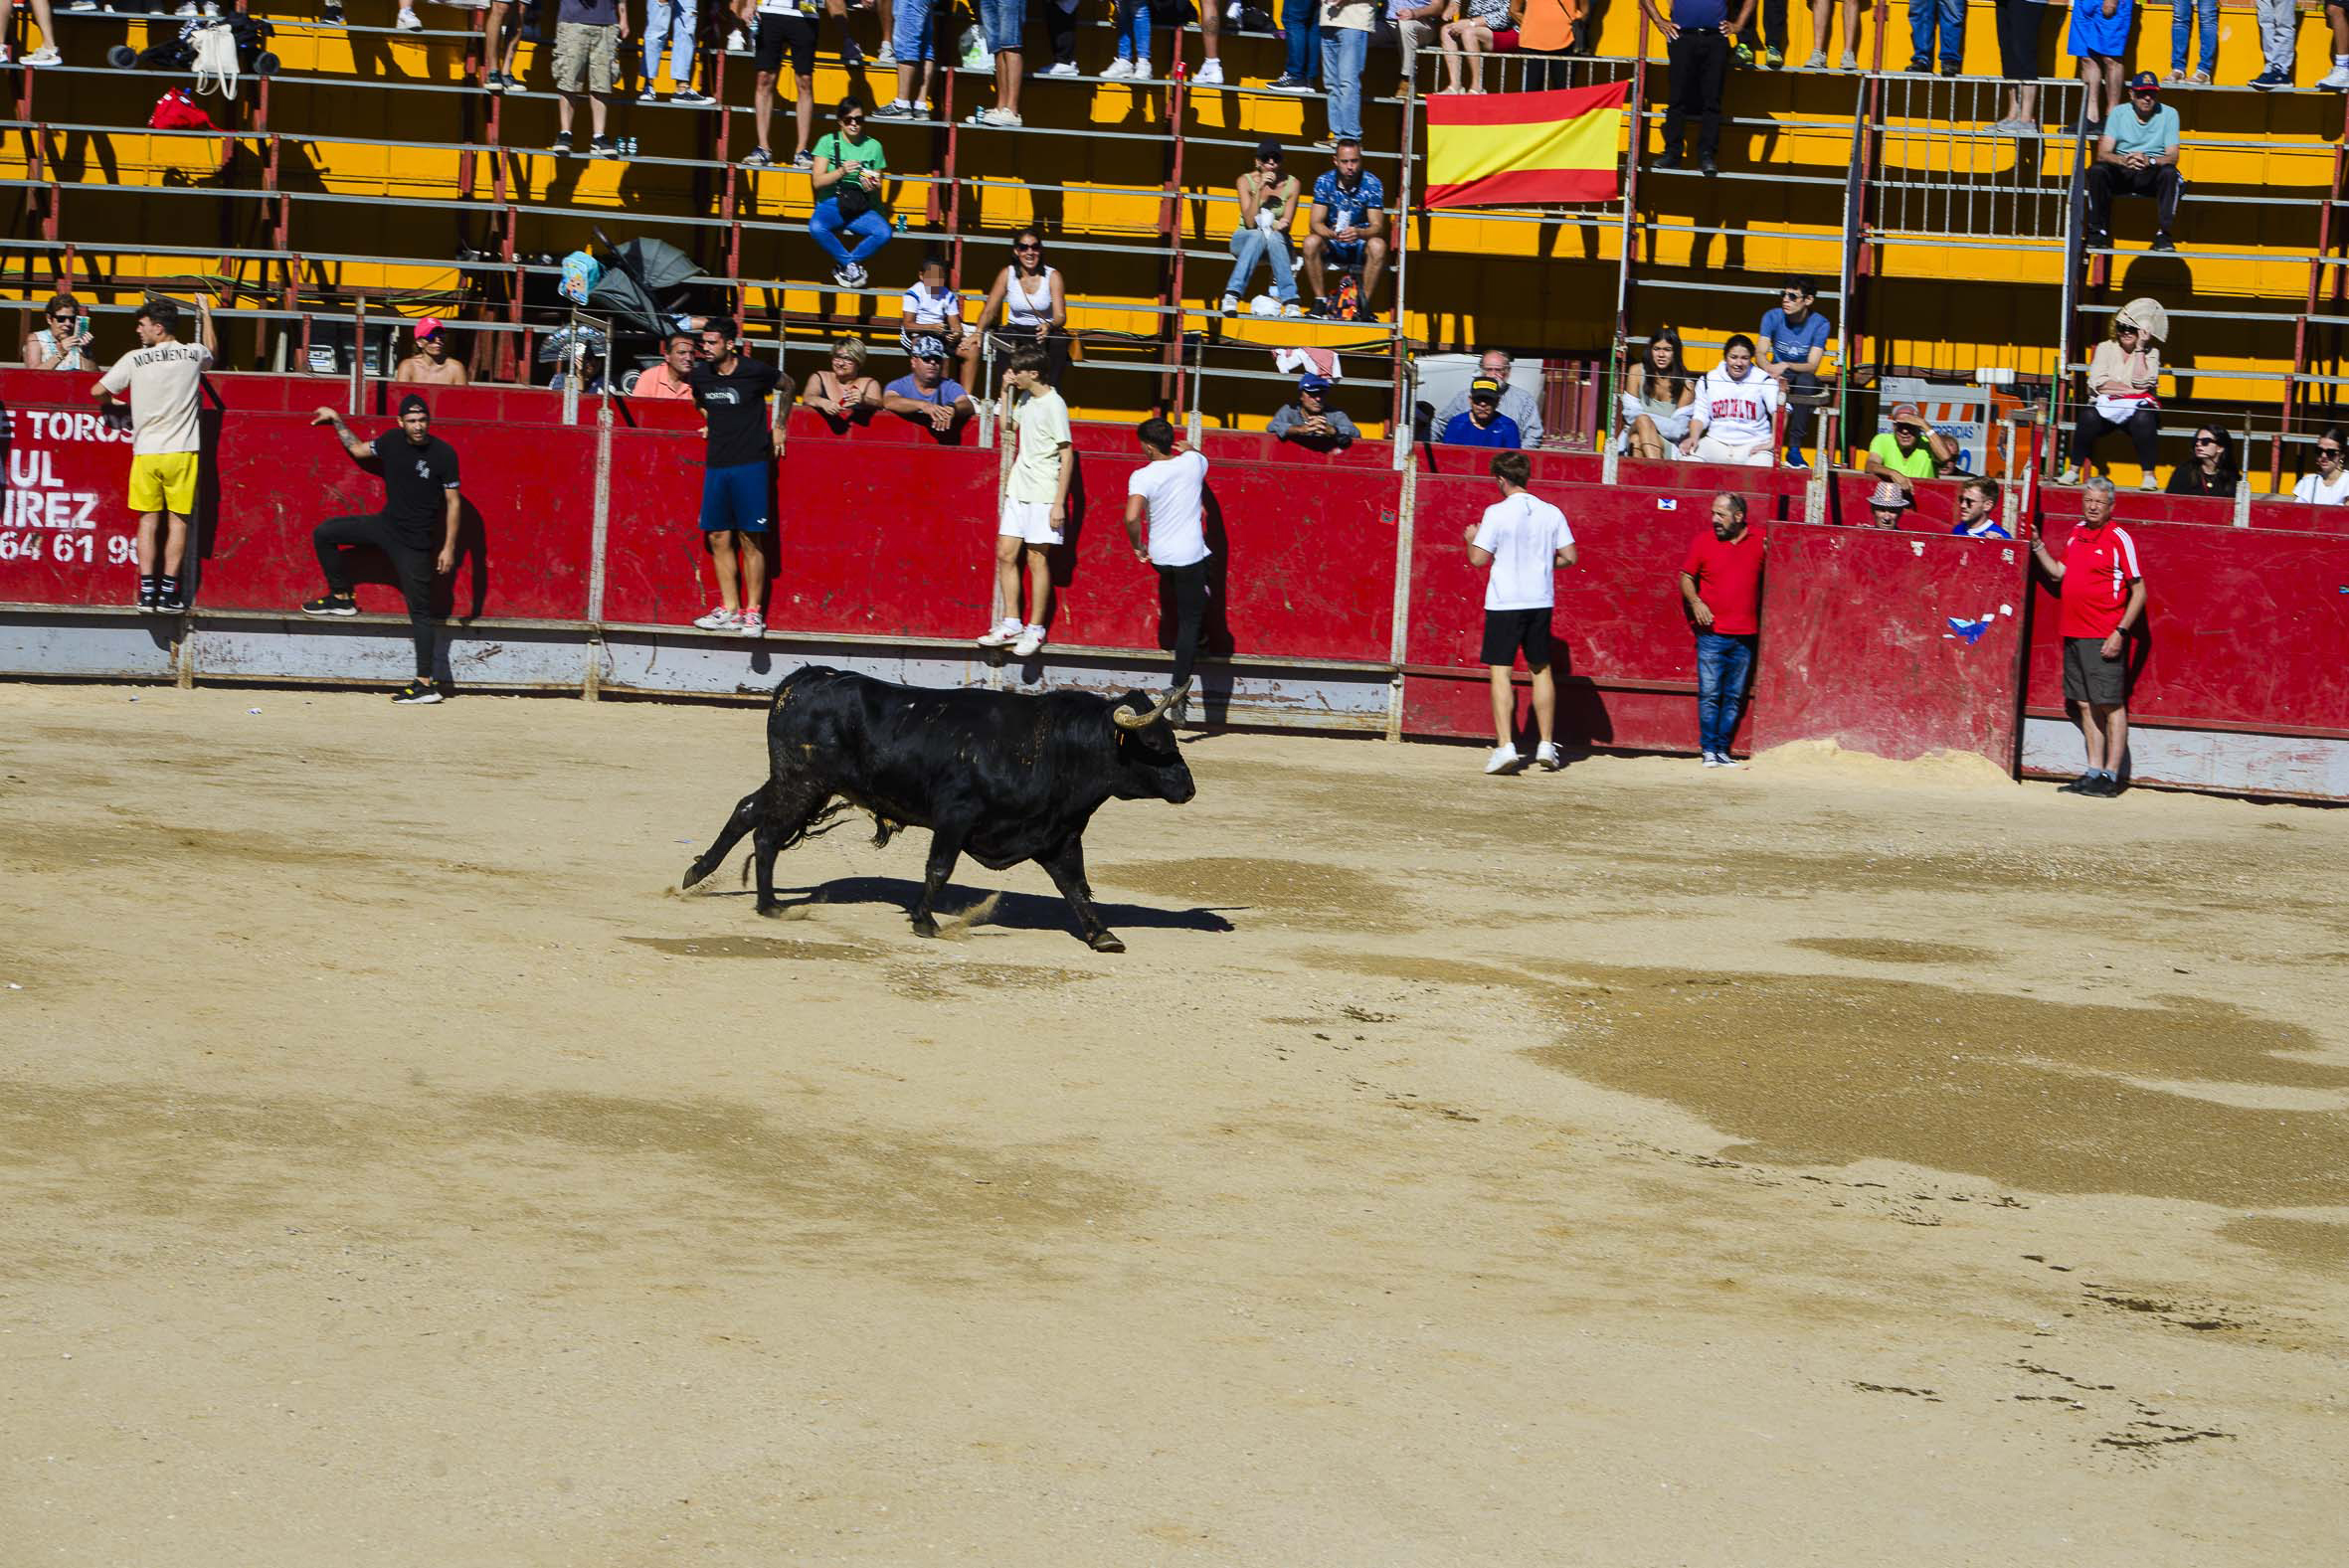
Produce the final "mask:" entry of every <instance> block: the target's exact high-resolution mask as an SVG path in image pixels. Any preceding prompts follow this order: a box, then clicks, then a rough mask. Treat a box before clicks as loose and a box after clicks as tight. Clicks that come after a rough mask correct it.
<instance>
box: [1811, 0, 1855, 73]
mask: <svg viewBox="0 0 2349 1568" xmlns="http://www.w3.org/2000/svg"><path fill="white" fill-rule="evenodd" d="M1839 9H1840V10H1841V11H1842V12H1843V23H1844V52H1843V58H1842V59H1841V60H1840V61H1838V62H1837V63H1836V68H1835V69H1836V70H1838V71H1857V70H1859V69H1860V0H1841V4H1840V6H1839V5H1838V0H1811V58H1810V59H1808V60H1806V61H1804V62H1803V69H1804V70H1805V71H1825V70H1826V69H1827V41H1828V40H1829V39H1830V38H1832V37H1834V36H1835V14H1836V12H1837V10H1839Z"/></svg>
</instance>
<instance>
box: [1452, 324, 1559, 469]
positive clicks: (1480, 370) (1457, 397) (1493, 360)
mask: <svg viewBox="0 0 2349 1568" xmlns="http://www.w3.org/2000/svg"><path fill="white" fill-rule="evenodd" d="M1516 367H1517V361H1516V360H1515V359H1513V358H1512V357H1511V356H1510V353H1509V351H1508V350H1507V349H1499V348H1489V349H1486V350H1485V351H1484V353H1483V354H1482V355H1480V356H1479V357H1478V359H1477V374H1478V375H1479V376H1489V377H1491V378H1492V379H1493V380H1494V381H1495V382H1497V383H1499V384H1500V387H1501V412H1502V414H1504V415H1505V416H1507V417H1508V418H1509V419H1510V421H1511V422H1512V423H1514V424H1515V425H1516V426H1517V430H1518V444H1519V445H1521V446H1538V445H1540V444H1541V405H1540V404H1538V403H1536V402H1535V401H1534V395H1533V394H1532V393H1530V392H1528V391H1526V390H1525V389H1524V388H1523V387H1520V386H1518V385H1517V383H1515V382H1513V381H1511V380H1510V379H1509V375H1510V372H1511V371H1512V370H1514V369H1515V368H1516ZM1467 412H1468V389H1467V388H1462V389H1461V390H1460V391H1458V392H1456V393H1454V394H1453V395H1452V400H1451V401H1450V402H1449V403H1446V404H1445V405H1444V406H1443V407H1442V408H1440V409H1438V410H1436V411H1435V427H1436V429H1437V430H1439V431H1440V430H1443V429H1445V428H1446V427H1447V426H1449V425H1450V424H1451V423H1452V422H1453V421H1454V420H1456V419H1458V418H1459V417H1460V416H1461V415H1463V414H1466V413H1467Z"/></svg>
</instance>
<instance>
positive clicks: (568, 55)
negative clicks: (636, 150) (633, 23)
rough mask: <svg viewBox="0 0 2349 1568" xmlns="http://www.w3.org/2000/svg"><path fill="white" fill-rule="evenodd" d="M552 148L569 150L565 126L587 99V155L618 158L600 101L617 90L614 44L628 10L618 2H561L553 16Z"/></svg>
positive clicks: (625, 30) (624, 32)
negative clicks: (606, 128)
mask: <svg viewBox="0 0 2349 1568" xmlns="http://www.w3.org/2000/svg"><path fill="white" fill-rule="evenodd" d="M555 18H556V20H555V91H556V93H557V94H558V96H557V97H556V98H555V146H554V150H555V151H556V152H558V153H567V152H569V151H570V150H571V121H572V116H573V114H574V113H576V112H577V110H578V106H579V100H580V99H581V98H582V97H584V98H586V99H587V106H588V123H589V125H590V126H591V127H592V129H593V132H594V134H593V135H591V136H590V137H589V139H588V156H589V157H591V158H610V157H616V156H618V154H619V149H618V148H616V147H614V146H613V145H612V138H611V137H610V136H608V135H606V134H605V133H604V120H605V115H606V113H607V109H606V105H605V99H606V98H607V97H609V96H610V94H611V92H612V89H613V88H614V87H619V86H620V43H621V40H622V39H625V38H627V37H628V36H629V17H628V7H627V6H625V5H623V4H622V3H621V0H561V3H560V6H559V8H558V9H557V11H556V13H555Z"/></svg>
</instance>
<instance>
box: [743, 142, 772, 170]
mask: <svg viewBox="0 0 2349 1568" xmlns="http://www.w3.org/2000/svg"><path fill="white" fill-rule="evenodd" d="M742 166H743V167H744V168H746V169H772V168H774V167H775V154H773V153H772V152H769V151H768V150H767V149H766V148H764V147H753V148H752V149H751V150H750V154H749V156H747V157H745V158H744V159H743V160H742Z"/></svg>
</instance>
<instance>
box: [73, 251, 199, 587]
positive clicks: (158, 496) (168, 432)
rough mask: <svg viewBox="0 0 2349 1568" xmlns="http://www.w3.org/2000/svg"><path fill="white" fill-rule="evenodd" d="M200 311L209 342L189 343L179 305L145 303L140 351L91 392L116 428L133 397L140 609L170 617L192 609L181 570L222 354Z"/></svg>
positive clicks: (137, 322)
mask: <svg viewBox="0 0 2349 1568" xmlns="http://www.w3.org/2000/svg"><path fill="white" fill-rule="evenodd" d="M196 309H197V311H198V314H199V318H200V325H201V333H202V338H203V341H202V342H200V343H182V342H180V341H179V306H178V305H176V304H174V303H173V302H172V301H170V300H168V299H152V300H149V301H148V302H147V303H145V304H143V305H141V306H139V307H138V313H137V314H136V315H135V316H134V317H132V322H133V325H134V326H135V328H136V330H137V332H138V343H139V346H138V347H137V348H135V349H132V350H131V351H130V352H129V353H127V354H125V355H123V356H122V357H121V358H120V359H118V360H116V361H114V364H113V368H112V369H110V370H108V371H107V372H106V373H105V375H104V376H102V377H101V378H99V380H98V383H97V385H96V386H94V387H92V388H90V396H91V397H93V398H95V399H96V400H97V409H98V415H99V417H100V418H103V419H105V420H106V421H107V423H108V424H109V425H115V426H117V427H119V426H120V424H121V421H122V415H121V413H120V408H121V405H120V403H119V402H118V401H117V400H118V399H119V398H120V396H121V395H122V394H123V393H125V392H127V393H129V394H130V413H129V421H128V429H129V431H130V486H129V493H128V499H129V502H130V509H131V510H132V511H134V512H136V513H138V608H139V609H141V610H155V611H160V612H161V613H163V614H166V615H176V614H178V613H180V612H181V611H182V610H186V609H187V608H188V602H187V599H186V598H185V596H184V595H183V593H182V591H181V584H180V575H179V573H180V564H181V562H182V561H183V560H184V559H185V558H186V555H187V548H188V519H189V518H190V517H191V516H193V515H194V513H195V510H196V469H197V466H198V463H199V461H200V458H201V454H202V452H203V450H204V439H203V428H202V426H201V424H200V423H199V420H198V413H199V408H200V400H201V398H202V396H203V392H204V372H205V371H206V370H207V369H209V368H210V367H211V365H212V361H213V356H214V355H216V354H218V353H219V352H220V341H219V339H218V338H216V337H215V336H214V335H213V331H212V301H211V300H210V299H209V298H204V297H201V296H199V297H198V299H197V301H196ZM167 518H168V520H169V521H168V525H166V521H165V520H166V519H167Z"/></svg>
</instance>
